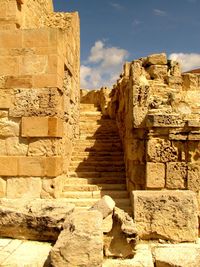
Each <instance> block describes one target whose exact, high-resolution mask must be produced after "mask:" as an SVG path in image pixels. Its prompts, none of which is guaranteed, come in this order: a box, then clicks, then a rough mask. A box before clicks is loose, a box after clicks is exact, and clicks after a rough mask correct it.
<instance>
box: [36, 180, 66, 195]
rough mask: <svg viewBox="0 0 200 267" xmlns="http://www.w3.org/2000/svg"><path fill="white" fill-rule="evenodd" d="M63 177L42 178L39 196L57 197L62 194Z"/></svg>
mask: <svg viewBox="0 0 200 267" xmlns="http://www.w3.org/2000/svg"><path fill="white" fill-rule="evenodd" d="M65 179H66V177H65V176H64V175H63V176H62V175H60V176H58V177H56V178H50V179H45V178H44V179H42V191H41V198H59V197H60V196H61V194H62V190H63V186H64V182H65Z"/></svg>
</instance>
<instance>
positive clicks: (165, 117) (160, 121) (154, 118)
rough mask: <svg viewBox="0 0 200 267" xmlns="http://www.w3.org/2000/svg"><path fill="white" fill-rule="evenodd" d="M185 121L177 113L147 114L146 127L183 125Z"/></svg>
mask: <svg viewBox="0 0 200 267" xmlns="http://www.w3.org/2000/svg"><path fill="white" fill-rule="evenodd" d="M185 124H186V123H185V122H184V121H183V119H182V117H181V116H179V115H177V114H148V115H147V119H146V126H147V127H150V128H151V127H165V128H166V127H169V128H174V127H184V126H185Z"/></svg>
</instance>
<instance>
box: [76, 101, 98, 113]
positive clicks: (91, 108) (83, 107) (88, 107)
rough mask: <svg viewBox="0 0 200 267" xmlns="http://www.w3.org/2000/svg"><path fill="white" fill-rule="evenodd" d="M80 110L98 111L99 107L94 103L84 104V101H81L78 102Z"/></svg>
mask: <svg viewBox="0 0 200 267" xmlns="http://www.w3.org/2000/svg"><path fill="white" fill-rule="evenodd" d="M80 110H84V111H87V112H88V111H99V107H98V106H96V105H94V104H85V103H81V104H80Z"/></svg>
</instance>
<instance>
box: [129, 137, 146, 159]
mask: <svg viewBox="0 0 200 267" xmlns="http://www.w3.org/2000/svg"><path fill="white" fill-rule="evenodd" d="M126 142H127V152H126V153H127V157H128V159H130V160H133V161H136V162H137V163H143V162H144V151H145V149H144V141H143V140H140V139H128V140H126Z"/></svg>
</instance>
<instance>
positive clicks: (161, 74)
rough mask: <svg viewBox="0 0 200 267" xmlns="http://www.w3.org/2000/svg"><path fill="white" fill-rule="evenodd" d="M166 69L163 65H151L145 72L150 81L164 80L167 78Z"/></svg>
mask: <svg viewBox="0 0 200 267" xmlns="http://www.w3.org/2000/svg"><path fill="white" fill-rule="evenodd" d="M167 71H168V67H167V66H165V65H151V66H150V67H148V68H147V72H148V73H149V74H150V76H151V79H156V80H165V79H166V77H167Z"/></svg>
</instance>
